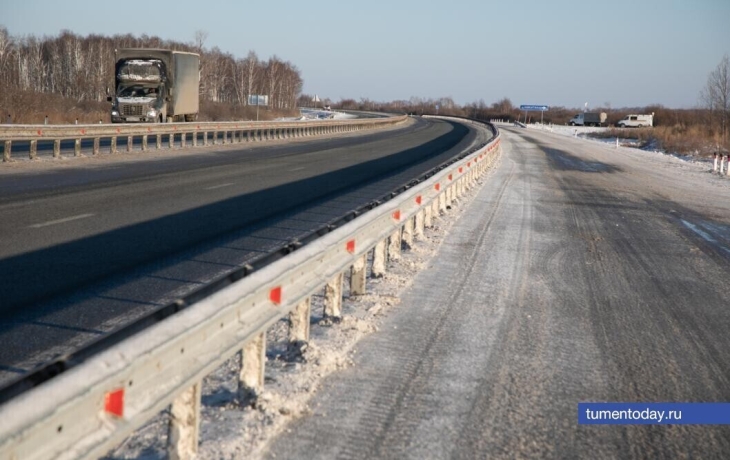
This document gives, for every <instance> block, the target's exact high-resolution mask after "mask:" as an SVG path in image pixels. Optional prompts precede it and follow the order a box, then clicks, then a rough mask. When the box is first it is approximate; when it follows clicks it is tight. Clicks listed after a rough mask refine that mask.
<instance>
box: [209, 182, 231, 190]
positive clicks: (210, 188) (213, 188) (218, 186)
mask: <svg viewBox="0 0 730 460" xmlns="http://www.w3.org/2000/svg"><path fill="white" fill-rule="evenodd" d="M231 185H233V183H232V182H231V183H230V184H220V185H214V186H212V187H206V188H205V190H215V189H217V188H223V187H230V186H231Z"/></svg>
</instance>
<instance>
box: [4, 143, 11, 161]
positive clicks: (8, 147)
mask: <svg viewBox="0 0 730 460" xmlns="http://www.w3.org/2000/svg"><path fill="white" fill-rule="evenodd" d="M12 148H13V141H5V148H4V150H3V162H8V161H10V152H11V151H12Z"/></svg>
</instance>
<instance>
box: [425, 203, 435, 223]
mask: <svg viewBox="0 0 730 460" xmlns="http://www.w3.org/2000/svg"><path fill="white" fill-rule="evenodd" d="M435 203H436V200H434V201H432V202H430V203H429V204H427V205H426V208H425V209H424V213H423V226H424V227H426V228H431V227H433V211H434V207H435V206H434V204H435Z"/></svg>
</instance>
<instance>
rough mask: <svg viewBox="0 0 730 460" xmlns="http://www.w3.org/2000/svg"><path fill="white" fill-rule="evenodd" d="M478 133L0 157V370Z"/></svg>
mask: <svg viewBox="0 0 730 460" xmlns="http://www.w3.org/2000/svg"><path fill="white" fill-rule="evenodd" d="M490 135H491V134H490ZM487 137H488V135H487V130H486V129H484V128H482V129H474V128H473V127H470V126H469V125H467V124H461V123H453V122H445V121H440V120H428V119H422V118H417V119H413V120H411V121H410V122H409V123H408V124H407V125H406V126H404V127H399V128H392V129H387V130H383V131H378V132H371V133H367V134H364V135H363V134H362V133H359V134H347V135H339V136H332V137H328V138H324V139H314V140H311V139H310V140H299V141H294V142H291V143H289V142H274V143H267V144H265V145H253V146H251V145H244V146H241V145H232V146H226V147H220V146H217V147H214V148H208V149H199V150H196V151H194V152H193V153H186V152H176V153H174V154H172V155H170V154H169V153H160V154H154V155H145V154H137V155H134V156H132V157H131V158H130V157H129V156H125V155H119V156H117V157H116V158H111V157H109V156H106V157H105V158H100V159H94V158H88V159H85V160H80V161H78V160H69V161H67V162H52V163H46V164H44V163H41V164H35V165H34V164H20V165H11V167H10V168H7V169H6V170H0V215H2V217H3V218H2V219H0V292H2V296H1V297H0V315H2V318H3V321H2V323H1V324H0V340H2V342H3V343H4V344H5V345H6V346H5V347H3V348H0V382H2V380H3V379H7V378H10V377H12V376H16V375H19V374H22V373H24V372H26V371H27V370H29V369H30V368H32V367H33V366H35V365H37V364H40V363H43V362H45V361H46V360H48V359H52V358H53V357H54V356H57V355H60V354H63V353H67V352H69V351H71V350H73V349H75V348H76V347H78V346H80V345H82V344H83V343H86V342H88V341H89V340H90V339H93V338H95V337H99V336H100V335H103V334H104V333H105V331H109V330H111V329H114V328H115V327H118V326H119V325H122V324H124V323H125V322H128V321H130V320H132V319H134V318H136V317H139V316H140V315H142V314H144V313H145V312H146V311H149V310H150V309H154V308H155V307H158V306H160V305H164V304H166V303H169V302H171V301H173V300H174V299H176V298H178V297H179V296H182V295H184V294H186V293H187V292H189V291H190V290H191V289H192V288H194V287H196V286H200V285H201V284H203V283H205V282H206V281H209V280H211V279H214V278H215V277H216V276H220V275H221V274H222V273H226V272H228V271H231V270H232V269H234V268H235V267H240V266H241V265H243V264H244V263H246V261H247V260H250V259H251V258H252V257H255V256H257V255H260V254H262V253H264V252H266V251H267V250H270V249H272V248H273V247H277V246H280V245H282V244H285V243H287V242H288V241H291V240H292V239H293V238H295V237H296V236H298V235H300V234H302V233H306V232H307V231H312V230H313V229H317V228H320V227H322V226H323V225H325V224H327V223H328V222H330V221H331V220H332V219H334V218H337V217H340V216H341V215H343V214H344V213H346V212H347V211H348V210H351V209H355V208H357V207H359V206H361V205H363V204H366V203H369V202H371V201H372V200H375V199H377V198H380V197H381V196H382V195H383V194H384V193H386V192H389V191H390V190H394V189H395V188H397V187H399V186H402V185H404V184H407V183H408V182H409V181H410V180H412V179H413V178H414V177H418V176H419V175H420V174H422V173H423V172H425V171H427V170H428V169H430V168H433V167H435V166H437V165H439V164H441V163H442V162H444V161H446V160H448V159H450V158H451V157H453V156H455V155H457V154H459V153H461V152H463V151H465V150H467V149H469V148H472V147H473V146H474V145H476V144H479V143H484V142H486V140H487ZM16 166H17V167H16Z"/></svg>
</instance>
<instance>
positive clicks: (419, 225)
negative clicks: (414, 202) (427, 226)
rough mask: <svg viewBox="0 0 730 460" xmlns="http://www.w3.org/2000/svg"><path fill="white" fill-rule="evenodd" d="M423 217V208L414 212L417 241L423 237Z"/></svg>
mask: <svg viewBox="0 0 730 460" xmlns="http://www.w3.org/2000/svg"><path fill="white" fill-rule="evenodd" d="M424 218H425V210H423V209H420V210H419V211H418V212H417V213H416V228H415V238H416V239H417V240H418V241H423V240H424V239H425V235H424V233H423V227H424V224H423V220H424Z"/></svg>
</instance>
